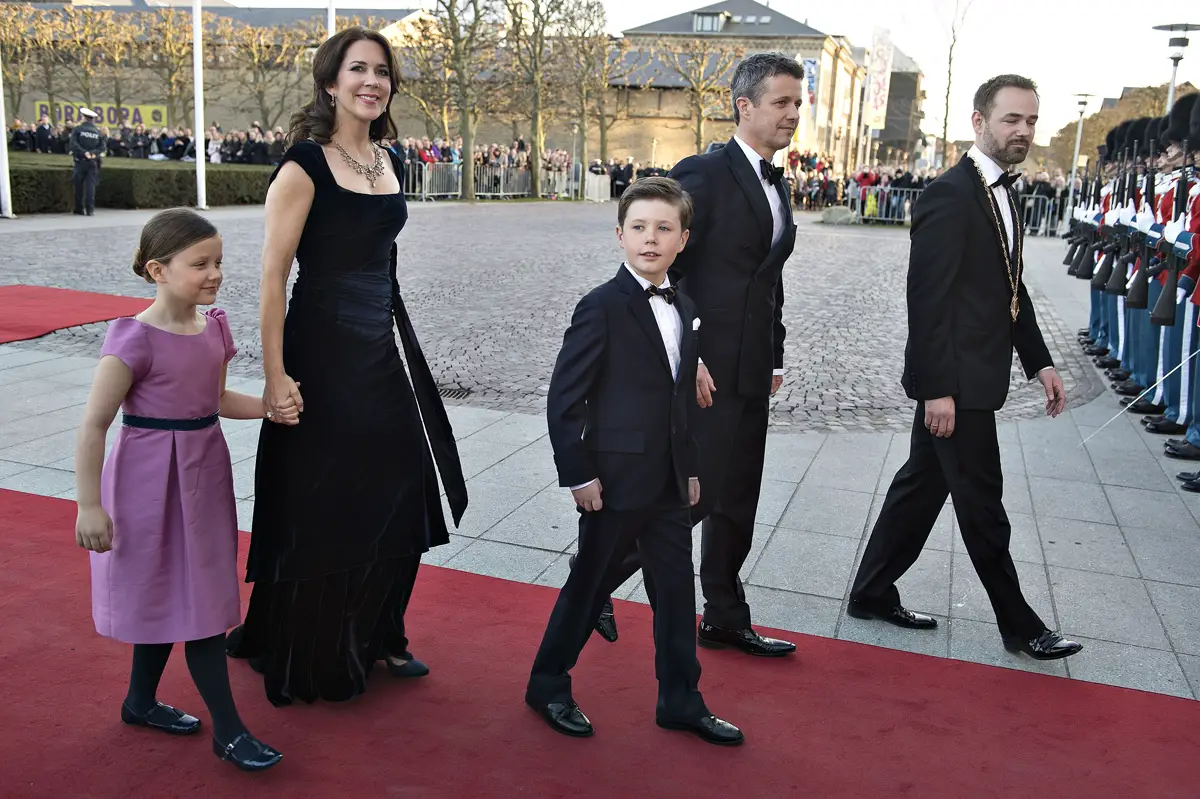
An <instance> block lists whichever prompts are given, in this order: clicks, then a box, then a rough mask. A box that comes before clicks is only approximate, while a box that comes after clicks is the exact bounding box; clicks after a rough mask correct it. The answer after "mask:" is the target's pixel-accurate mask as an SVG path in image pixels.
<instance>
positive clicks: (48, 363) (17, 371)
mask: <svg viewBox="0 0 1200 799" xmlns="http://www.w3.org/2000/svg"><path fill="white" fill-rule="evenodd" d="M95 368H96V361H95V360H94V359H91V358H84V357H73V356H66V357H62V358H46V359H44V360H37V361H34V362H32V363H25V364H21V365H20V366H9V367H8V368H4V369H0V386H5V387H11V386H12V385H13V384H14V383H18V382H20V381H22V380H30V379H32V378H44V379H49V378H51V377H53V376H55V375H61V374H63V373H65V372H71V371H74V370H77V369H95ZM86 382H90V380H89V381H85V383H86Z"/></svg>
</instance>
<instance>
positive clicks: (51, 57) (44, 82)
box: [29, 10, 63, 122]
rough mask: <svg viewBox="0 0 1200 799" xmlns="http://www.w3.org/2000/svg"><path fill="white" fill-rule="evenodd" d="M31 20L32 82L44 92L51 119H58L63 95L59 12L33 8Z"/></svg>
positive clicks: (61, 27)
mask: <svg viewBox="0 0 1200 799" xmlns="http://www.w3.org/2000/svg"><path fill="white" fill-rule="evenodd" d="M30 21H31V22H32V25H31V27H30V29H29V48H30V50H31V51H32V53H33V54H34V55H33V63H34V69H33V85H34V87H35V88H37V89H40V90H41V91H43V92H45V94H46V103H47V104H48V105H49V106H50V121H51V122H61V121H62V120H61V118H59V114H58V110H57V106H58V100H59V98H60V97H62V88H63V87H62V81H61V80H60V78H61V75H62V73H61V71H60V69H59V66H60V63H61V61H62V56H61V50H60V49H59V46H60V45H61V43H62V35H63V24H62V14H61V13H59V12H58V11H41V10H37V11H34V12H33V13H32V15H31V18H30Z"/></svg>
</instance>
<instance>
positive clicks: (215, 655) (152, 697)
mask: <svg viewBox="0 0 1200 799" xmlns="http://www.w3.org/2000/svg"><path fill="white" fill-rule="evenodd" d="M172 647H174V644H134V646H133V671H132V673H131V674H130V677H129V695H128V696H126V697H125V704H126V705H128V706H129V709H130V710H131V711H133V712H134V713H137V714H139V715H140V714H143V713H148V712H149V711H150V710H151V709H152V708H153V707H154V706H155V704H156V703H157V701H158V699H157V693H158V681H159V680H160V679H161V678H162V674H163V669H165V668H166V667H167V660H168V659H169V658H170V657H171V649H172ZM184 654H185V656H186V657H187V665H188V671H190V672H191V673H192V682H194V683H195V684H196V689H197V690H198V691H199V692H200V696H201V698H203V699H204V704H206V705H207V706H208V712H209V714H211V715H212V723H213V735H215V736H216V737H217V740H219V741H221V742H222V743H229V742H230V741H232V740H233V739H234V738H236V737H237V736H238V735H240V734H241V733H243V732H246V726H245V725H244V724H242V720H241V718H240V717H239V716H238V712H237V706H236V705H234V703H233V691H231V690H230V688H229V667H228V664H227V663H226V660H225V634H224V633H222V634H220V635H214V636H213V637H212V638H202V639H200V640H199V641H188V642H187V643H186V644H185V645H184Z"/></svg>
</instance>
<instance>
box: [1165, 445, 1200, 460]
mask: <svg viewBox="0 0 1200 799" xmlns="http://www.w3.org/2000/svg"><path fill="white" fill-rule="evenodd" d="M1163 454H1164V455H1166V456H1167V457H1168V458H1178V459H1180V460H1185V461H1200V447H1194V446H1192V445H1191V444H1184V445H1183V446H1181V447H1172V446H1166V447H1163Z"/></svg>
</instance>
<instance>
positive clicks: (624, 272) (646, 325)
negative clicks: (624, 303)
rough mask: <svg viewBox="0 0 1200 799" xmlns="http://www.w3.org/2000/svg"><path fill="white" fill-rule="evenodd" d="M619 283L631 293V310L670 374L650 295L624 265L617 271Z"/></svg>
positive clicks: (625, 290) (668, 362)
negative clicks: (651, 306)
mask: <svg viewBox="0 0 1200 799" xmlns="http://www.w3.org/2000/svg"><path fill="white" fill-rule="evenodd" d="M617 284H618V285H620V287H621V290H622V291H624V292H625V293H626V294H628V295H629V311H630V313H632V314H633V318H634V319H636V320H637V322H638V325H640V326H641V328H642V332H644V333H645V334H646V336H647V338H649V339H650V347H651V348H652V349H653V350H654V351H655V352H657V353H658V359H659V360H660V361H661V362H662V365H663V367H664V368H666V370H667V375H668V376H669V375H670V374H671V361H670V359H669V358H667V348H666V347H665V346H664V345H663V340H662V333H660V332H659V330H658V320H656V319H655V318H654V311H653V310H652V309H651V308H650V297H649V296H647V295H646V292H645V291H643V290H642V287H641V285H640V284H639V283H638V282H637V280H636V279H635V278H634V276H633V275H631V274H630V273H629V270H628V269H626V268H625V267H624V266H622V267H621V271H620V272H618V273H617Z"/></svg>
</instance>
